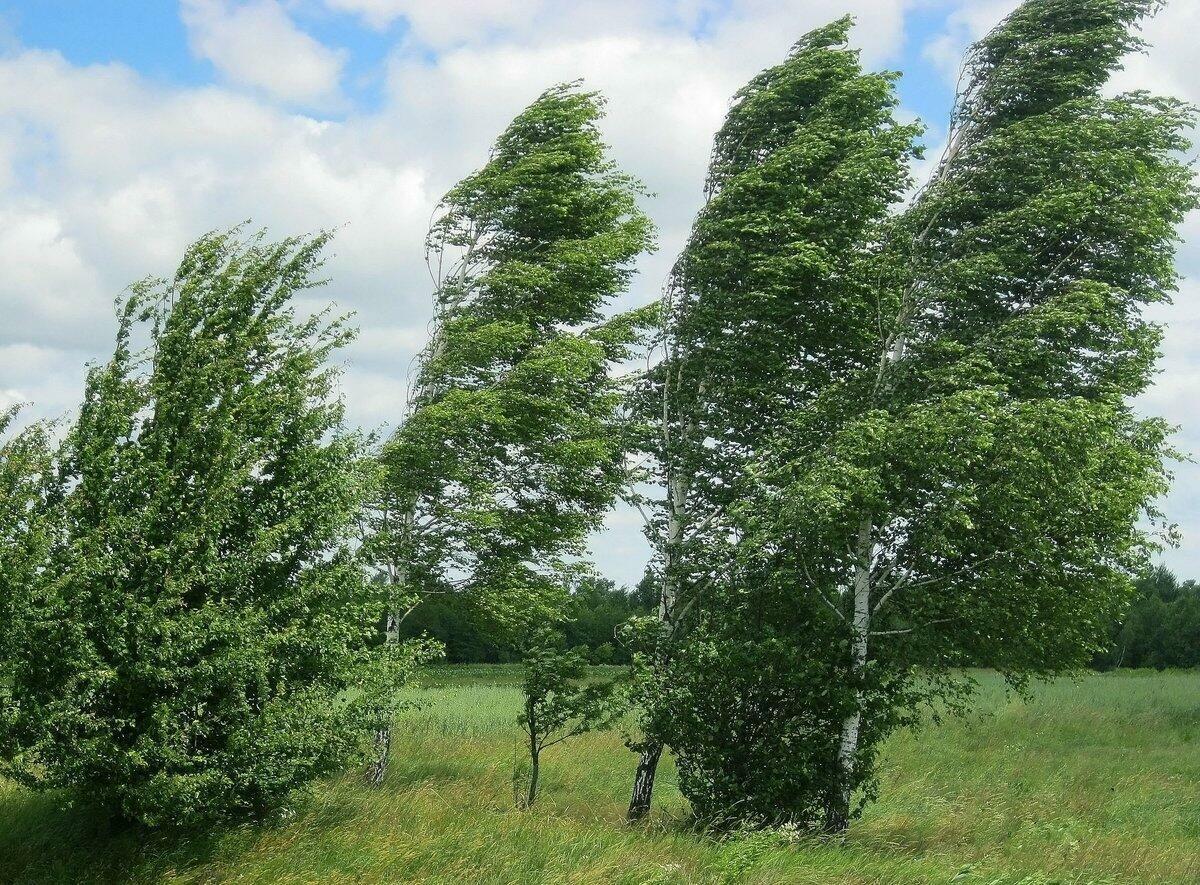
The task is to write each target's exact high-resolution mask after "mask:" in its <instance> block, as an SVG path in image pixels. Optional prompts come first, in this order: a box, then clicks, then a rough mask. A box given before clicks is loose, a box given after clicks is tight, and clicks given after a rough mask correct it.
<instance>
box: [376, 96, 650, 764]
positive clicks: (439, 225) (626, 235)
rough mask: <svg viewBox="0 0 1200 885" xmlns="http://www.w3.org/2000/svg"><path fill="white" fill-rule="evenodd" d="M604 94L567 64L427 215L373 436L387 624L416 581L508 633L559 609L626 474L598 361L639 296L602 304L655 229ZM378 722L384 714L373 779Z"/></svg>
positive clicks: (520, 634)
mask: <svg viewBox="0 0 1200 885" xmlns="http://www.w3.org/2000/svg"><path fill="white" fill-rule="evenodd" d="M602 113H603V102H602V100H601V99H600V97H599V96H598V95H596V94H595V93H591V92H584V91H582V90H580V89H579V88H578V84H564V85H560V86H557V87H554V88H552V89H549V90H547V91H546V92H545V93H543V94H542V95H541V96H540V97H539V98H538V100H537V101H535V102H534V103H533V104H531V105H530V106H529V107H528V108H526V110H525V111H524V112H522V113H521V114H520V115H518V116H517V118H516V119H515V120H513V122H512V123H511V124H510V125H509V126H508V128H507V129H506V130H505V131H504V132H503V133H502V134H501V135H500V137H499V138H498V139H497V141H496V144H495V146H494V147H493V149H492V154H491V157H490V158H489V160H488V163H487V164H486V165H485V166H484V167H483V168H482V169H481V170H479V171H478V172H476V173H474V174H473V175H470V176H468V177H467V178H466V179H464V180H463V181H462V182H460V183H459V184H458V185H457V186H456V187H454V188H453V189H452V190H451V191H450V192H449V193H448V194H446V196H445V197H444V198H443V199H442V202H441V205H440V207H439V214H438V216H437V218H436V220H435V221H434V223H433V225H432V227H431V228H430V232H429V236H428V239H427V241H426V248H427V252H428V255H429V264H430V270H431V273H432V275H433V277H434V279H435V282H436V285H437V289H436V292H435V295H434V328H433V333H432V335H431V337H430V341H429V343H428V345H427V346H426V348H425V350H424V352H423V353H422V354H421V356H420V357H419V360H418V363H419V364H418V366H417V371H416V377H415V378H414V380H413V389H412V397H411V401H410V403H409V413H408V415H407V416H406V418H405V421H404V424H403V425H402V426H401V428H400V429H399V431H397V433H396V435H395V436H394V437H393V438H392V439H391V440H390V441H389V442H388V445H387V446H386V447H385V449H384V451H383V453H382V457H381V464H382V466H383V468H384V469H383V483H382V485H381V492H382V494H381V496H380V501H379V502H378V506H377V508H376V519H375V521H374V526H373V532H372V534H371V537H370V539H369V541H368V550H369V551H370V554H371V555H372V557H373V559H374V561H375V563H376V565H377V567H379V568H380V569H381V570H382V572H383V574H384V575H385V576H386V585H387V587H388V589H389V598H390V602H389V605H388V614H387V619H388V621H387V626H386V636H387V641H388V643H389V644H393V643H396V642H398V640H399V631H400V624H401V622H402V621H403V620H404V617H405V614H406V612H407V611H411V609H412V608H413V607H414V606H416V605H418V604H419V603H420V602H421V601H422V600H423V599H425V598H427V597H428V596H429V595H431V594H442V595H447V594H454V595H457V596H458V597H460V599H461V601H462V602H463V603H464V604H465V605H469V606H471V608H472V609H473V610H474V614H475V616H476V617H479V618H485V619H489V620H491V621H493V622H494V623H495V624H496V625H497V626H498V627H499V629H501V630H502V631H503V632H506V633H507V634H508V636H509V638H508V642H507V644H509V645H513V644H514V643H517V644H520V643H523V642H525V641H527V638H528V635H529V634H530V633H531V631H535V630H538V629H540V628H541V627H542V626H543V625H544V624H546V623H547V622H557V621H558V620H560V619H561V610H562V607H563V605H564V601H565V600H564V593H563V591H564V588H565V587H566V585H567V584H568V583H569V582H570V580H571V577H572V576H573V575H575V574H577V573H578V572H580V571H581V567H580V563H579V557H580V555H581V554H582V553H583V552H584V542H585V540H586V537H587V535H588V533H589V532H590V531H592V530H594V529H596V528H598V527H599V524H600V520H601V517H602V516H603V514H604V512H605V511H606V510H607V509H608V508H609V507H610V506H611V505H612V502H613V500H614V498H615V497H616V494H617V489H618V487H619V486H620V484H621V482H622V481H623V478H624V470H623V461H624V454H625V449H624V445H623V436H624V434H623V432H622V430H621V426H620V425H621V421H620V405H621V402H622V395H621V394H622V384H621V381H620V379H619V378H614V377H613V373H612V371H611V370H613V369H614V368H615V367H616V366H617V365H618V364H619V363H620V362H621V361H622V360H625V359H627V358H628V357H629V355H630V345H631V344H632V343H633V342H634V341H635V340H636V336H637V331H636V330H637V326H638V324H639V315H638V314H634V315H622V316H618V317H616V318H613V319H610V320H607V321H605V320H604V319H603V316H602V311H603V309H604V308H605V307H606V306H607V304H608V302H609V301H610V300H611V299H612V298H613V297H615V296H616V295H617V294H618V293H619V292H621V291H622V290H623V289H625V287H626V286H627V285H628V283H629V280H630V277H631V275H632V272H633V271H632V262H633V260H634V259H635V258H636V257H637V256H638V255H639V254H640V253H641V252H643V251H645V250H646V249H648V248H650V247H651V245H652V244H653V237H654V231H653V227H652V225H651V223H650V221H649V219H648V218H647V217H646V215H645V214H644V213H643V212H642V211H641V210H640V209H639V208H638V205H637V198H638V197H639V196H640V195H641V194H642V189H641V186H640V185H639V184H638V183H637V182H636V181H635V180H634V179H632V178H631V177H629V176H628V175H625V174H624V173H622V172H620V171H619V170H618V169H617V168H616V166H615V165H614V164H613V162H612V161H611V160H609V159H608V157H607V154H606V148H605V145H604V143H603V141H601V139H600V134H599V131H598V130H597V128H596V125H597V121H598V120H599V119H600V117H601V116H602ZM582 570H583V571H586V568H583V569H582ZM387 740H388V734H387V732H386V730H384V731H381V733H380V734H379V736H378V742H379V744H380V751H379V756H378V761H377V764H376V767H375V770H374V773H373V775H372V779H373V780H374V781H375V782H376V783H379V782H381V781H382V779H383V777H384V762H385V760H386V758H387V753H386V743H387Z"/></svg>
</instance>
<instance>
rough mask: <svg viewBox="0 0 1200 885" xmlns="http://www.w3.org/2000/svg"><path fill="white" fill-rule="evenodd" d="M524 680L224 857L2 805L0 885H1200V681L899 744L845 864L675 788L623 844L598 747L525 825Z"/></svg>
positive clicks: (588, 746) (567, 769)
mask: <svg viewBox="0 0 1200 885" xmlns="http://www.w3.org/2000/svg"><path fill="white" fill-rule="evenodd" d="M514 682H515V675H514V671H512V670H511V669H508V668H471V669H470V670H464V669H457V670H449V669H447V670H443V671H441V672H440V673H439V674H437V675H436V676H435V677H434V684H435V686H436V687H435V688H433V689H432V691H431V692H430V697H429V700H430V702H431V703H430V704H429V706H428V707H427V708H426V709H424V710H422V711H420V712H418V713H415V714H410V715H409V716H408V717H407V719H406V721H405V722H404V723H403V726H402V728H401V729H399V731H400V736H399V740H398V741H397V746H396V747H395V761H394V764H393V769H392V773H391V776H390V778H389V783H388V785H387V786H386V787H385V789H384V790H383V791H382V792H381V793H371V792H370V791H368V790H366V789H365V788H363V787H362V786H360V784H359V783H358V779H357V778H356V777H352V776H347V777H346V778H345V779H343V780H341V781H338V782H336V783H331V784H328V785H326V786H324V787H322V788H321V789H320V790H319V792H318V794H317V795H316V796H315V797H314V798H313V799H312V800H310V801H308V802H306V803H304V804H303V805H302V806H301V807H300V809H299V811H298V814H297V815H296V816H295V817H294V818H293V819H291V820H289V821H287V822H285V823H282V824H278V825H275V826H270V827H260V828H247V829H242V830H236V831H232V832H226V833H222V834H218V835H214V836H210V837H208V838H205V839H196V838H191V839H179V838H177V839H168V838H166V837H156V838H154V839H151V840H148V841H146V840H141V839H139V838H138V837H136V836H134V835H132V834H112V833H106V832H105V831H104V827H103V824H102V823H101V822H99V821H97V820H96V819H95V818H94V817H93V816H90V815H88V814H86V813H84V812H63V811H57V810H55V808H54V805H53V804H52V802H51V801H50V800H49V799H48V798H46V797H35V796H30V795H29V794H27V793H25V792H23V791H20V790H17V789H15V788H11V787H8V786H6V785H4V784H3V783H0V881H2V882H8V881H17V882H41V881H61V882H90V881H113V882H126V881H133V882H164V881H180V882H196V883H199V882H224V881H237V882H261V883H277V882H278V883H291V882H295V883H299V882H318V881H319V882H429V883H432V882H439V883H440V882H448V883H449V882H453V883H538V882H563V883H566V882H570V883H673V882H758V883H781V882H795V883H821V885H827V883H889V885H890V883H927V882H950V881H954V882H961V883H997V885H999V883H1026V885H1033V883H1051V882H1062V883H1109V882H1122V883H1126V882H1128V883H1133V882H1136V883H1151V882H1154V883H1159V882H1161V883H1173V882H1174V883H1184V882H1189V883H1195V882H1200V673H1171V674H1146V673H1137V674H1122V675H1105V676H1089V677H1087V678H1085V679H1084V680H1083V681H1082V682H1079V683H1073V682H1060V683H1057V684H1054V685H1051V686H1048V687H1045V688H1043V689H1041V690H1040V691H1039V692H1038V693H1037V696H1036V698H1035V699H1034V700H1033V701H1031V702H1023V701H1020V700H1014V699H1009V698H1006V697H1005V696H1004V694H1003V692H1002V691H1001V690H1000V687H999V685H998V683H997V682H996V680H995V679H994V678H990V677H985V678H984V680H983V682H984V688H983V693H982V697H981V702H980V710H981V711H982V712H981V713H980V714H978V715H976V716H974V717H972V718H971V719H968V720H965V721H956V722H952V723H949V724H946V725H943V726H941V727H938V728H930V729H927V730H925V731H924V732H921V733H918V734H909V733H905V734H902V735H899V736H897V737H896V738H895V739H894V740H893V741H892V742H891V743H890V745H889V747H888V749H887V752H886V758H885V762H884V778H883V793H882V799H881V801H880V802H878V803H877V804H875V805H873V806H871V808H870V809H869V810H868V811H867V813H866V816H865V817H864V818H863V820H861V821H859V822H857V823H856V824H855V825H854V826H853V828H852V832H851V836H850V839H849V841H848V842H847V844H846V845H844V846H841V845H835V844H821V843H816V842H806V843H801V844H798V845H785V844H782V843H781V842H780V841H779V840H777V839H772V838H767V837H755V838H751V839H748V840H733V841H728V842H724V843H715V842H711V841H706V840H703V839H699V838H696V837H694V836H691V835H689V834H687V833H685V832H684V831H683V830H682V829H681V828H680V827H679V825H678V823H677V821H676V818H677V817H678V816H681V815H682V813H683V803H682V800H681V799H680V797H679V794H678V791H677V790H676V789H675V786H674V783H673V771H672V770H671V769H670V768H669V766H668V767H667V770H666V771H665V772H664V777H663V782H662V785H661V789H660V791H659V793H658V796H657V799H658V802H657V806H658V810H657V812H656V816H655V819H654V821H653V822H652V824H651V825H650V826H649V827H647V828H644V829H643V828H638V829H630V828H627V827H625V826H623V825H622V824H621V814H622V811H623V809H624V804H625V800H626V798H627V790H628V786H629V779H630V773H631V769H632V765H633V759H632V757H631V755H630V754H629V752H628V751H627V750H625V748H624V747H623V746H622V745H621V741H620V738H619V736H617V735H615V734H601V735H592V736H586V737H584V738H581V739H579V740H578V741H577V742H576V743H574V744H567V745H566V746H564V747H560V748H556V749H555V750H553V751H550V752H549V753H548V754H547V758H546V760H545V764H544V769H545V781H544V790H545V792H544V794H543V798H542V800H541V801H540V802H539V804H538V805H537V806H536V807H535V809H534V810H533V811H532V812H528V813H520V812H517V811H514V810H513V809H512V784H511V777H512V772H513V769H514V765H515V764H516V763H517V761H518V758H519V757H518V749H517V730H516V727H515V725H513V724H512V723H513V717H514V715H515V710H516V703H517V690H516V688H515V685H514Z"/></svg>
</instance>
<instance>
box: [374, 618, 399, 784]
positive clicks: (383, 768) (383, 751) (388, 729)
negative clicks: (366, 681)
mask: <svg viewBox="0 0 1200 885" xmlns="http://www.w3.org/2000/svg"><path fill="white" fill-rule="evenodd" d="M383 642H384V645H396V644H397V643H398V642H400V613H399V612H397V611H390V612H388V614H387V624H386V626H385V627H384V639H383ZM391 751H392V724H391V723H390V722H387V723H385V724H384V725H383V726H382V727H381V728H379V729H378V730H377V731H376V732H375V761H374V762H372V763H371V766H370V768H369V769H368V771H367V783H369V784H370V785H371V786H373V787H378V786H380V785H381V784H382V783H383V779H384V778H385V777H387V769H388V757H389V756H390V755H391Z"/></svg>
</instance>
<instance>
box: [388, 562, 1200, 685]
mask: <svg viewBox="0 0 1200 885" xmlns="http://www.w3.org/2000/svg"><path fill="white" fill-rule="evenodd" d="M1136 586H1137V597H1136V599H1135V600H1134V601H1133V603H1132V605H1131V606H1130V608H1129V610H1128V612H1127V613H1126V615H1125V617H1124V619H1122V620H1121V621H1119V622H1118V623H1116V624H1114V625H1113V628H1112V646H1111V647H1110V648H1109V649H1108V651H1106V652H1104V653H1103V654H1099V655H1097V656H1096V657H1095V658H1094V659H1093V661H1092V666H1093V668H1095V669H1097V670H1113V669H1116V668H1118V667H1123V668H1138V667H1152V668H1155V669H1158V670H1163V669H1167V668H1174V667H1200V583H1198V582H1197V581H1194V580H1187V581H1180V580H1179V578H1177V577H1176V576H1175V574H1174V573H1173V572H1171V571H1170V569H1168V568H1166V567H1165V566H1158V567H1157V568H1154V569H1151V570H1150V571H1149V572H1147V573H1146V574H1145V575H1143V576H1142V577H1141V578H1139V579H1138V581H1137V585H1136ZM654 597H655V585H654V584H653V582H652V580H650V579H649V578H643V579H642V580H641V581H640V582H638V585H637V586H636V587H634V588H633V589H629V588H627V587H622V586H618V585H617V584H616V583H615V582H613V581H610V580H608V579H606V578H585V579H583V580H581V581H580V582H579V583H578V584H577V585H576V587H575V588H574V590H573V591H572V593H571V596H570V601H569V603H568V606H567V608H568V612H569V618H570V619H569V620H567V621H566V622H564V623H563V624H561V625H560V627H559V630H560V631H561V632H562V634H563V638H564V641H565V643H566V645H567V646H568V647H569V648H575V649H578V650H585V654H586V656H587V659H588V660H589V661H591V662H592V663H593V664H627V663H629V659H630V655H629V649H628V648H626V647H625V646H623V645H622V643H621V642H620V641H619V631H620V628H621V625H622V624H624V623H625V621H626V620H628V619H629V618H630V617H631V616H633V615H643V614H650V613H651V611H652V609H653V606H654ZM402 632H403V635H404V637H406V638H416V637H418V636H421V635H423V634H424V635H428V636H431V637H433V638H434V639H437V640H438V641H439V642H441V643H442V644H444V645H445V646H446V661H447V663H452V664H496V663H510V662H515V661H518V660H520V655H519V654H518V653H517V652H516V651H514V650H513V649H512V648H511V647H510V646H509V645H507V644H506V643H505V641H504V637H503V633H502V631H500V630H498V629H496V628H495V627H494V626H489V625H488V623H487V622H486V620H485V619H484V618H482V617H481V616H480V615H479V614H478V612H477V611H475V610H474V609H473V608H472V606H471V604H470V600H468V599H466V598H464V597H461V596H455V595H443V596H431V597H429V598H428V599H426V600H425V601H423V602H422V603H421V604H420V605H419V606H418V607H417V608H416V609H415V610H414V611H413V612H412V614H411V615H409V617H408V618H406V619H405V620H404V623H403V630H402Z"/></svg>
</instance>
